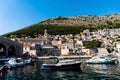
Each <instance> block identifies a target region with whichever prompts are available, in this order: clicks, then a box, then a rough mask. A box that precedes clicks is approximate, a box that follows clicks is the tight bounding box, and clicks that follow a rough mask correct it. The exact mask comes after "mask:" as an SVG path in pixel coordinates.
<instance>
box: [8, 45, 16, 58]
mask: <svg viewBox="0 0 120 80" xmlns="http://www.w3.org/2000/svg"><path fill="white" fill-rule="evenodd" d="M15 53H16V51H15V47H14V46H10V47H9V48H8V56H15V55H16V54H15Z"/></svg>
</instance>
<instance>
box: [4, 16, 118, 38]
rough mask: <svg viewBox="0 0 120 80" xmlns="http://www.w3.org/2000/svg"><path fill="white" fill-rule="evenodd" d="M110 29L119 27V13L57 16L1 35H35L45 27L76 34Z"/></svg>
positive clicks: (53, 31) (49, 29)
mask: <svg viewBox="0 0 120 80" xmlns="http://www.w3.org/2000/svg"><path fill="white" fill-rule="evenodd" d="M104 28H106V29H112V28H120V15H119V14H114V15H109V16H100V17H97V16H78V17H77V16H76V17H68V18H67V17H61V16H59V17H57V18H52V19H48V20H45V21H42V22H40V23H37V24H34V25H31V26H29V27H26V28H24V29H21V30H18V31H15V32H11V33H8V34H4V35H2V36H5V37H10V36H11V35H16V37H18V38H21V37H26V36H27V37H28V36H29V37H33V38H34V37H36V35H39V34H43V33H44V30H45V29H47V32H48V34H50V35H56V34H59V35H61V34H78V33H80V32H82V31H83V30H85V29H89V30H90V31H92V30H97V29H104Z"/></svg>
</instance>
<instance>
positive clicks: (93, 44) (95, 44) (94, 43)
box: [84, 40, 101, 48]
mask: <svg viewBox="0 0 120 80" xmlns="http://www.w3.org/2000/svg"><path fill="white" fill-rule="evenodd" d="M84 46H85V47H86V48H96V47H100V46H101V42H100V41H99V40H93V41H91V42H88V43H86V44H85V45H84Z"/></svg>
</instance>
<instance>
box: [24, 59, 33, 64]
mask: <svg viewBox="0 0 120 80" xmlns="http://www.w3.org/2000/svg"><path fill="white" fill-rule="evenodd" d="M23 61H24V63H25V64H30V63H31V62H32V59H31V58H23Z"/></svg>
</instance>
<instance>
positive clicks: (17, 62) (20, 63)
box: [5, 58, 25, 67]
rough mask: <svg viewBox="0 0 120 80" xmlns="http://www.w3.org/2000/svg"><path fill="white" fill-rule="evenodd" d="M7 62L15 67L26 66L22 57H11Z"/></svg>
mask: <svg viewBox="0 0 120 80" xmlns="http://www.w3.org/2000/svg"><path fill="white" fill-rule="evenodd" d="M5 64H8V65H11V66H13V67H17V66H24V65H25V63H24V61H23V60H22V59H16V58H10V59H9V60H8V61H6V62H5Z"/></svg>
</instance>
